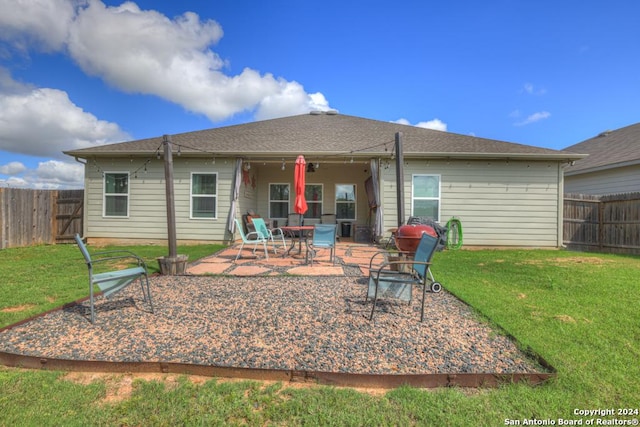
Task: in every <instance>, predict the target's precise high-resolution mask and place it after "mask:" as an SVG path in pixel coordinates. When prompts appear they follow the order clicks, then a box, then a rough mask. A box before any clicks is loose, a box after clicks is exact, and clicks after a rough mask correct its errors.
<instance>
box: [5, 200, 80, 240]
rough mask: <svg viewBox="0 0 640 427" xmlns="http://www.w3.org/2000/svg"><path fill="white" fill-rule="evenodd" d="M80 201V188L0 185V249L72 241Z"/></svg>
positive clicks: (78, 225)
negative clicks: (33, 187)
mask: <svg viewBox="0 0 640 427" xmlns="http://www.w3.org/2000/svg"><path fill="white" fill-rule="evenodd" d="M83 201H84V190H30V189H24V188H0V249H5V248H13V247H21V246H31V245H38V244H47V243H48V244H52V243H60V242H72V241H73V236H74V234H75V233H80V234H82V209H83Z"/></svg>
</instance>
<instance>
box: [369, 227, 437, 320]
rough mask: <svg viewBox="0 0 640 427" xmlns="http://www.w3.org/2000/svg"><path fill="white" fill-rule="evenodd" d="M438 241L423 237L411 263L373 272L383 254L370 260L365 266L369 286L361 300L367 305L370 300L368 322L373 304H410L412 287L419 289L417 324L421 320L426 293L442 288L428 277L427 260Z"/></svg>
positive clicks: (393, 264)
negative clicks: (387, 300)
mask: <svg viewBox="0 0 640 427" xmlns="http://www.w3.org/2000/svg"><path fill="white" fill-rule="evenodd" d="M438 241H439V239H438V238H437V237H433V236H430V235H429V234H426V233H423V234H422V237H421V238H420V243H419V244H418V247H417V248H416V252H415V254H414V256H413V260H409V259H407V260H399V261H386V262H384V263H383V264H382V265H381V266H380V267H379V268H377V269H376V268H375V267H373V264H374V258H376V256H377V255H379V254H385V253H386V252H378V253H376V254H374V255H373V256H372V257H371V260H370V262H369V286H368V289H367V296H366V298H365V301H368V300H369V298H371V299H373V305H372V307H371V314H370V315H369V320H371V319H373V313H374V311H375V309H376V303H377V302H378V299H380V298H392V299H399V300H402V301H407V302H408V303H409V304H411V298H412V294H413V285H418V286H422V307H421V312H420V313H421V314H420V321H421V322H422V321H423V320H424V303H425V299H426V294H427V289H428V290H429V291H430V292H434V293H436V292H440V291H441V290H442V285H441V284H440V283H439V282H436V281H435V279H434V277H433V274H432V273H431V258H432V257H433V254H434V252H435V250H436V246H437V245H438ZM401 253H402V252H401ZM427 282H430V283H427Z"/></svg>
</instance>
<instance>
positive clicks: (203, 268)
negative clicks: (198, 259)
mask: <svg viewBox="0 0 640 427" xmlns="http://www.w3.org/2000/svg"><path fill="white" fill-rule="evenodd" d="M230 265H231V264H230V263H228V262H203V263H200V264H196V265H193V266H191V267H188V268H187V274H194V275H200V274H222V273H223V272H224V271H225V270H226V269H227V268H229V266H230Z"/></svg>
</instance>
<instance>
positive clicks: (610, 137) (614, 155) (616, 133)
mask: <svg viewBox="0 0 640 427" xmlns="http://www.w3.org/2000/svg"><path fill="white" fill-rule="evenodd" d="M565 150H566V151H571V152H575V153H586V154H588V155H589V157H587V158H586V159H582V160H579V161H576V163H575V165H574V166H571V167H569V168H567V169H566V174H567V175H577V174H580V173H587V172H593V171H595V170H603V169H611V168H615V167H622V166H630V165H636V164H640V123H636V124H635V125H631V126H627V127H624V128H621V129H618V130H612V131H605V132H602V133H601V134H599V135H598V136H595V137H593V138H590V139H587V140H585V141H582V142H580V143H578V144H575V145H572V146H570V147H567V148H565Z"/></svg>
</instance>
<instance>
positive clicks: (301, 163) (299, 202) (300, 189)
mask: <svg viewBox="0 0 640 427" xmlns="http://www.w3.org/2000/svg"><path fill="white" fill-rule="evenodd" d="M306 163H307V162H305V160H304V156H302V155H301V156H298V158H297V159H296V168H295V172H294V177H293V179H294V181H293V185H294V187H295V189H296V201H295V203H294V205H293V210H294V211H295V213H299V214H301V215H302V214H304V213H305V212H306V211H307V200H306V199H305V198H304V185H305V173H306V168H305V165H306Z"/></svg>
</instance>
